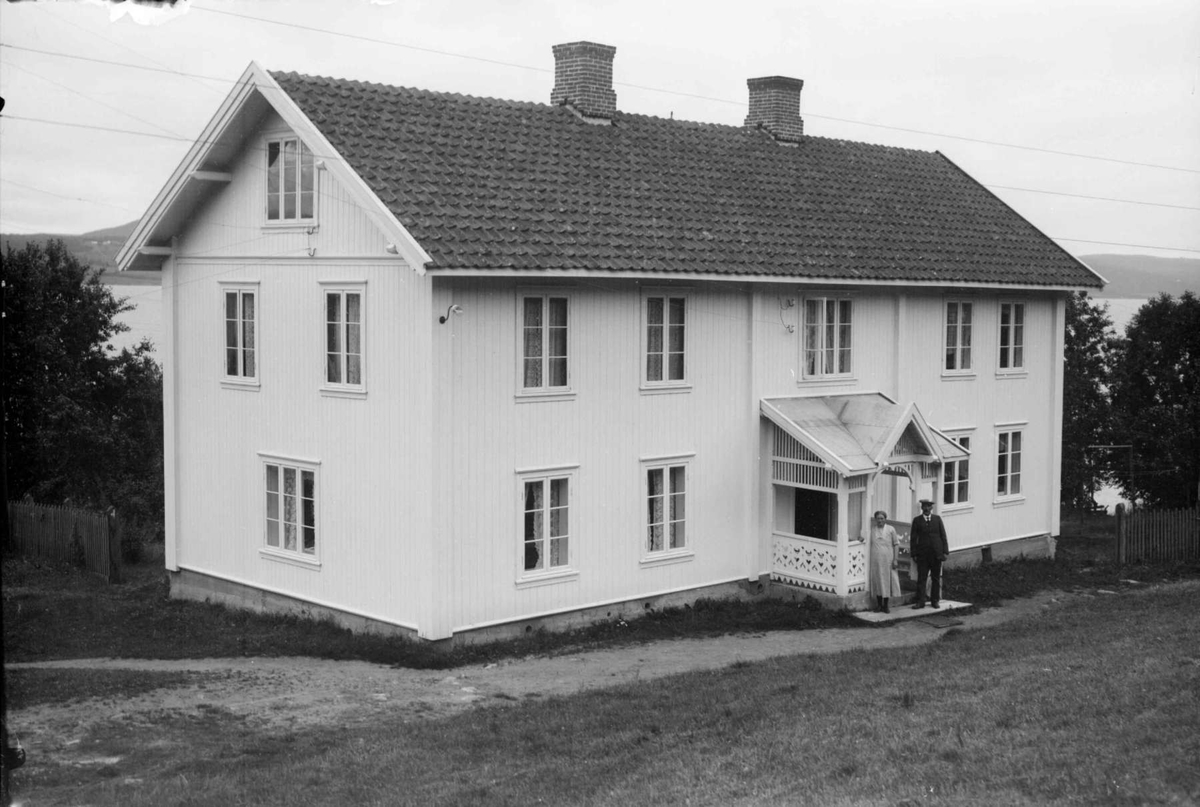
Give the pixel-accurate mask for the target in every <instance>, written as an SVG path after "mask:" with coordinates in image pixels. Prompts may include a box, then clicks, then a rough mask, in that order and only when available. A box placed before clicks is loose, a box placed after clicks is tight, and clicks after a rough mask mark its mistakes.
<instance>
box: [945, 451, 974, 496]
mask: <svg viewBox="0 0 1200 807" xmlns="http://www.w3.org/2000/svg"><path fill="white" fill-rule="evenodd" d="M950 439H951V440H953V441H954V442H956V443H958V444H959V445H960V446H962V447H963V448H965V449H967V450H968V451H970V450H971V437H970V436H969V435H965V434H964V435H960V436H957V437H955V436H951V438H950ZM970 501H971V458H970V457H963V458H962V459H959V460H948V461H947V462H946V464H945V465H944V466H942V504H945V505H953V504H967V503H968V502H970Z"/></svg>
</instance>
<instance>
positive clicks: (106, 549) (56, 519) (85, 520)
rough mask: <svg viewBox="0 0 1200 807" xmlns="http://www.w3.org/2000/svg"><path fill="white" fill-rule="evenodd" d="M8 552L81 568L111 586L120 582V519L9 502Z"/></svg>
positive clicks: (68, 509) (86, 512) (70, 508)
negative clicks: (118, 520) (118, 521)
mask: <svg viewBox="0 0 1200 807" xmlns="http://www.w3.org/2000/svg"><path fill="white" fill-rule="evenodd" d="M8 536H9V542H10V545H9V549H12V550H13V551H15V552H18V553H20V554H22V555H26V556H30V557H38V558H46V559H48V560H52V561H55V562H57V563H70V564H74V565H76V566H82V567H84V568H85V569H87V570H88V571H90V572H95V573H96V574H98V575H100V576H101V577H103V578H104V579H105V580H107V581H108V582H110V583H116V582H119V581H120V579H121V563H120V559H121V541H120V537H119V536H118V528H117V519H116V517H115V516H113V515H111V514H109V513H100V512H97V511H95V510H80V509H77V508H74V507H59V506H56V505H45V504H29V503H27V502H9V503H8Z"/></svg>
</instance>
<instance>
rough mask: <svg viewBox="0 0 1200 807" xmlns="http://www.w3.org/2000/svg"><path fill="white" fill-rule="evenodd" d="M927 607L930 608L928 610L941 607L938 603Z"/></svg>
mask: <svg viewBox="0 0 1200 807" xmlns="http://www.w3.org/2000/svg"><path fill="white" fill-rule="evenodd" d="M929 607H930V608H941V606H940V605H939V604H938V603H936V602H935V603H930V605H929Z"/></svg>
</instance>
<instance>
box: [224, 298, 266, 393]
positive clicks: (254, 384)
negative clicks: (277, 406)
mask: <svg viewBox="0 0 1200 807" xmlns="http://www.w3.org/2000/svg"><path fill="white" fill-rule="evenodd" d="M217 287H218V289H219V290H220V292H221V324H222V327H221V353H220V355H221V375H220V379H221V386H223V387H226V388H228V389H248V390H258V389H259V387H260V386H261V384H262V381H261V374H262V339H261V335H262V328H261V323H260V314H261V311H262V294H261V293H260V284H259V282H258V281H257V280H237V281H220V282H218V284H217ZM231 294H235V295H237V303H236V305H237V318H236V319H235V320H234V321H236V322H237V323H239V327H238V330H237V345H234V346H231V345H230V344H229V322H230V319H229V309H228V305H229V295H231ZM247 295H249V296H250V297H252V299H253V300H254V303H253V305H254V315H253V318H252V319H250V320H247V319H246V318H245V302H244V301H245V297H246V296H247ZM247 321H248V322H250V323H251V325H252V329H253V336H254V345H253V347H252V348H251V350H252V351H253V356H254V375H252V376H248V375H245V374H244V373H239V374H237V375H229V350H230V349H233V350H236V351H237V357H238V367H239V370H242V369H244V366H245V351H246V347H245V323H246V322H247Z"/></svg>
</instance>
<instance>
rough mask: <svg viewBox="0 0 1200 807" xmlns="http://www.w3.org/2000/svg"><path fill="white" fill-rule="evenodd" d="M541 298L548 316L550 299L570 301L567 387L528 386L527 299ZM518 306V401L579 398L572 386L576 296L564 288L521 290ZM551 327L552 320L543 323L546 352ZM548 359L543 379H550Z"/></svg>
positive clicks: (568, 310)
mask: <svg viewBox="0 0 1200 807" xmlns="http://www.w3.org/2000/svg"><path fill="white" fill-rule="evenodd" d="M526 297H540V298H542V300H543V304H544V306H545V311H544V313H545V314H546V316H547V317H548V316H549V311H550V306H549V302H548V301H549V298H551V297H562V298H564V299H565V300H566V301H567V385H566V386H565V387H546V386H542V387H526V386H525V298H526ZM514 307H515V310H516V328H515V329H514V330H515V331H516V342H517V347H516V373H517V379H516V381H517V391H516V395H515V398H516V400H517V401H518V402H521V403H523V402H534V401H569V400H572V399H574V398H575V397H576V392H575V389H574V387H573V386H572V381H573V379H574V376H575V369H576V368H575V366H574V365H575V361H576V359H575V339H574V336H573V335H572V333H573V331H574V330H575V328H576V325H575V299H574V295H573V294H572V293H571V292H570V291H569V290H567V289H562V288H546V287H530V288H521V289H517V294H516V297H515V299H514ZM548 327H549V320H548V319H547V320H546V321H544V322H543V324H542V328H543V338H542V349H543V351H545V350H546V349H547V346H548V344H549V340H548V339H547V338H546V335H545V329H546V328H548ZM545 362H546V356H545V353H544V352H543V355H542V380H543V381H544V380H546V374H547V369H548V368H547V367H546V365H545Z"/></svg>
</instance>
